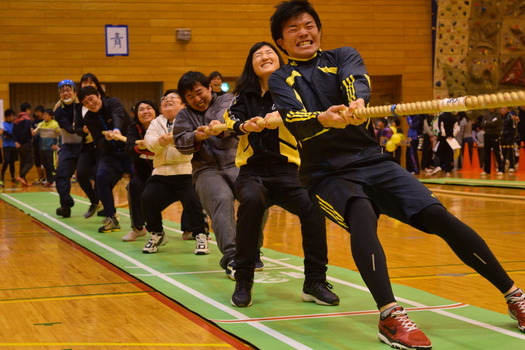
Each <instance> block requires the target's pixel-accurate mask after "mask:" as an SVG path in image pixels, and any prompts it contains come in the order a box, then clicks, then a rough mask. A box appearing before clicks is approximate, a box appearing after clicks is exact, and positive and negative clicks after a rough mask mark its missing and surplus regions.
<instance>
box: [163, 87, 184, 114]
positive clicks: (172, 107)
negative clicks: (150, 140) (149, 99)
mask: <svg viewBox="0 0 525 350" xmlns="http://www.w3.org/2000/svg"><path fill="white" fill-rule="evenodd" d="M183 108H184V104H183V103H182V100H181V99H180V96H179V95H177V94H176V93H173V92H172V93H170V94H167V95H166V96H164V97H162V98H161V100H160V112H161V113H162V115H163V116H165V117H166V118H167V119H168V120H170V121H172V120H173V119H175V117H176V116H177V113H179V111H180V110H181V109H183Z"/></svg>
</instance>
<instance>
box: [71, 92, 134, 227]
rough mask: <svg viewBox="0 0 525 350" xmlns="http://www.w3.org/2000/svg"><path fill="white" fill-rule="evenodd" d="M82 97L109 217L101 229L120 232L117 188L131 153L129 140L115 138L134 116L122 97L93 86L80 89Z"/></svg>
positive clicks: (105, 212)
mask: <svg viewBox="0 0 525 350" xmlns="http://www.w3.org/2000/svg"><path fill="white" fill-rule="evenodd" d="M78 100H79V101H80V103H82V105H83V106H84V107H86V108H87V109H88V112H87V113H86V115H85V116H84V124H85V125H86V126H87V128H88V129H89V132H90V133H91V135H92V137H93V141H94V142H95V147H96V149H97V154H98V156H99V162H98V166H97V171H96V179H95V182H96V184H97V186H96V187H97V192H98V195H99V197H100V201H101V202H102V205H103V206H104V216H105V219H104V221H103V225H102V226H101V227H100V228H99V229H98V232H101V233H107V232H113V231H120V223H119V221H118V219H117V217H116V212H117V210H116V208H115V201H114V198H113V187H115V185H116V184H117V183H118V181H119V180H120V179H121V178H122V175H123V174H124V171H125V169H126V163H127V157H128V156H127V154H126V143H125V142H123V141H118V140H116V139H115V138H118V136H120V135H122V136H124V135H125V134H126V133H127V130H128V127H129V125H130V123H131V118H130V117H129V115H128V113H127V112H126V109H125V108H124V105H123V104H122V102H120V100H119V99H117V98H115V97H106V96H105V97H101V96H100V93H99V92H98V91H97V89H96V88H94V87H93V86H84V87H83V88H82V89H80V91H79V92H78Z"/></svg>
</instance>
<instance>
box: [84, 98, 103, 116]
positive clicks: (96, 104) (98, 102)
mask: <svg viewBox="0 0 525 350" xmlns="http://www.w3.org/2000/svg"><path fill="white" fill-rule="evenodd" d="M82 105H83V106H84V107H86V108H87V109H88V110H89V111H91V112H98V111H99V110H100V108H102V99H101V98H100V95H87V96H86V97H85V98H84V100H82Z"/></svg>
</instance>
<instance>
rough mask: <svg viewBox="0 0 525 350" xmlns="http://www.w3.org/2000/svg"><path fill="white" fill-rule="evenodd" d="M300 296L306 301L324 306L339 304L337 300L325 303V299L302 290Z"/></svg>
mask: <svg viewBox="0 0 525 350" xmlns="http://www.w3.org/2000/svg"><path fill="white" fill-rule="evenodd" d="M301 298H302V299H303V301H304V302H306V303H312V302H315V303H316V304H317V305H324V306H337V305H339V301H335V302H333V303H331V304H330V303H327V302H326V301H322V300H321V299H317V298H316V297H314V296H313V295H311V294H306V293H305V292H303V293H302V294H301Z"/></svg>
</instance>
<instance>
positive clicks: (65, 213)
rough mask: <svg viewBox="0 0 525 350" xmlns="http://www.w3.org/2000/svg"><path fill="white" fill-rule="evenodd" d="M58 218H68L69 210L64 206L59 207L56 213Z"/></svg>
mask: <svg viewBox="0 0 525 350" xmlns="http://www.w3.org/2000/svg"><path fill="white" fill-rule="evenodd" d="M56 213H57V215H58V216H62V217H63V218H68V217H70V216H71V208H70V207H66V206H61V207H60V208H58V209H57V211H56Z"/></svg>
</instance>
